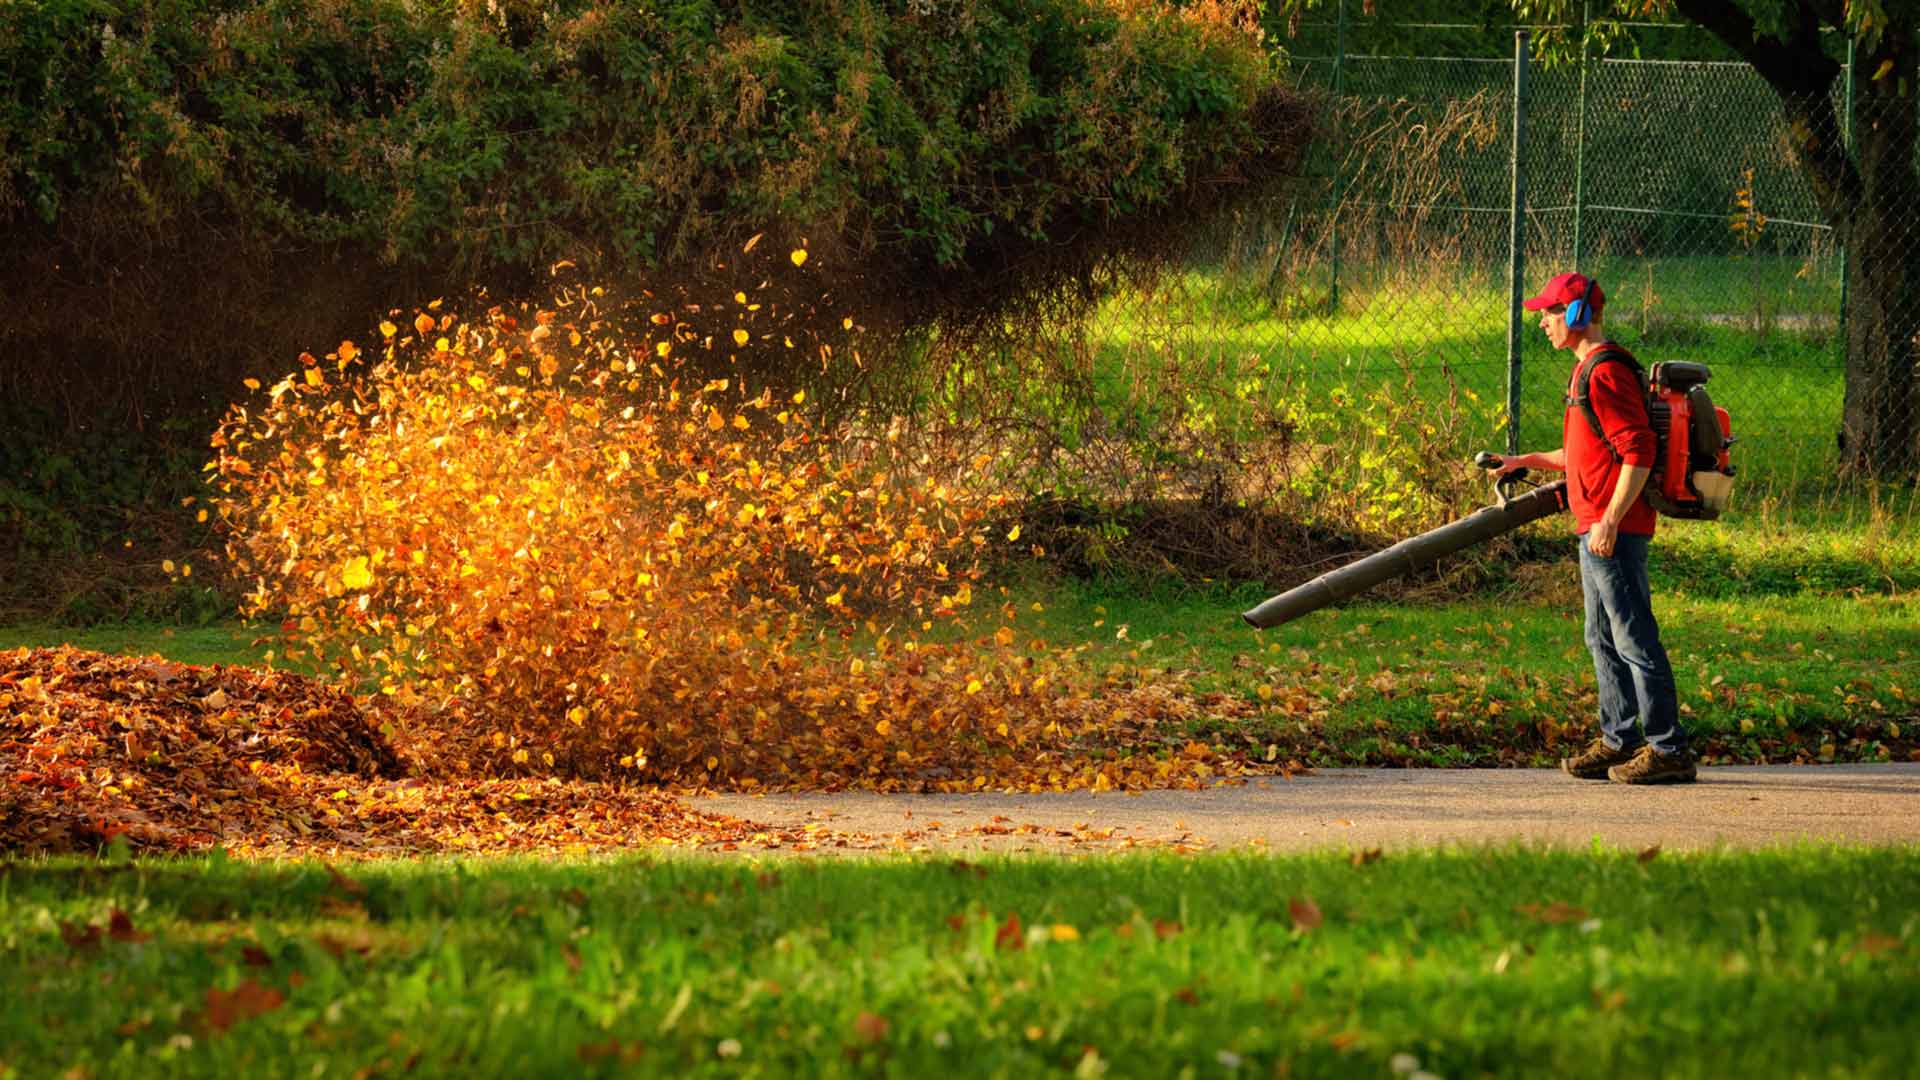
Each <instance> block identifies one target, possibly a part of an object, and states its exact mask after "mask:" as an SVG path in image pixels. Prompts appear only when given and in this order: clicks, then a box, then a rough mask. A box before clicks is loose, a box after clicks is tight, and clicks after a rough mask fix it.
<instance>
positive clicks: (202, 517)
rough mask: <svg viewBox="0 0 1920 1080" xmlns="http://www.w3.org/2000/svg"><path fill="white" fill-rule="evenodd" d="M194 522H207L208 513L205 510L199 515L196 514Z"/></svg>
mask: <svg viewBox="0 0 1920 1080" xmlns="http://www.w3.org/2000/svg"><path fill="white" fill-rule="evenodd" d="M193 520H195V521H205V520H207V512H206V511H205V510H202V511H200V512H199V513H198V514H195V515H194V516H193Z"/></svg>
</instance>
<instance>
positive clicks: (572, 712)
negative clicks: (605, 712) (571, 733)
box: [567, 705, 587, 727]
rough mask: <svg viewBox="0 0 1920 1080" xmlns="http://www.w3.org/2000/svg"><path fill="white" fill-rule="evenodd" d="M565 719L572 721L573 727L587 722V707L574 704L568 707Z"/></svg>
mask: <svg viewBox="0 0 1920 1080" xmlns="http://www.w3.org/2000/svg"><path fill="white" fill-rule="evenodd" d="M567 719H569V720H571V721H573V725H574V726H575V727H579V726H580V725H582V724H585V723H586V722H587V707H586V706H585V705H575V706H574V707H573V708H571V709H568V710H567Z"/></svg>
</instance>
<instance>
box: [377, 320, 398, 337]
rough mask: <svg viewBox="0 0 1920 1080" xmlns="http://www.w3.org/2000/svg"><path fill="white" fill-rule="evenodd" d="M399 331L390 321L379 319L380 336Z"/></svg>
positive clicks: (390, 335) (391, 334)
mask: <svg viewBox="0 0 1920 1080" xmlns="http://www.w3.org/2000/svg"><path fill="white" fill-rule="evenodd" d="M399 332H400V328H399V327H397V326H395V325H393V324H392V323H390V322H388V321H387V320H385V319H381V320H380V336H381V337H392V336H393V335H395V334H397V333H399Z"/></svg>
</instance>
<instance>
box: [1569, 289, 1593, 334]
mask: <svg viewBox="0 0 1920 1080" xmlns="http://www.w3.org/2000/svg"><path fill="white" fill-rule="evenodd" d="M1599 286H1600V282H1599V279H1597V278H1588V279H1587V288H1586V291H1584V292H1582V293H1581V294H1580V299H1578V300H1573V301H1569V302H1568V304H1567V329H1569V330H1585V329H1586V328H1587V324H1588V323H1590V322H1592V321H1593V303H1592V301H1591V299H1590V298H1591V297H1592V296H1593V290H1594V289H1596V288H1599Z"/></svg>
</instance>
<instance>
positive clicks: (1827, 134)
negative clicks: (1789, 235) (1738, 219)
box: [1673, 0, 1920, 479]
mask: <svg viewBox="0 0 1920 1080" xmlns="http://www.w3.org/2000/svg"><path fill="white" fill-rule="evenodd" d="M1673 3H1674V8H1675V10H1677V11H1679V12H1680V14H1682V15H1684V16H1685V17H1687V18H1688V19H1691V20H1693V21H1694V22H1697V23H1699V24H1700V25H1701V26H1703V27H1705V28H1706V29H1707V30H1708V31H1710V32H1711V33H1712V34H1713V35H1714V36H1715V37H1717V38H1719V39H1720V40H1721V41H1722V42H1723V43H1725V44H1726V45H1727V47H1728V48H1730V49H1732V50H1734V51H1735V52H1737V53H1739V54H1740V56H1741V57H1743V58H1744V59H1745V60H1746V61H1747V62H1748V63H1749V64H1752V65H1753V69H1754V70H1755V71H1756V72H1758V73H1759V74H1760V77H1761V78H1763V79H1765V80H1766V81H1767V84H1768V85H1769V86H1771V87H1772V88H1773V90H1774V92H1775V93H1776V94H1778V95H1779V96H1780V102H1781V104H1782V105H1783V106H1784V107H1785V109H1786V114H1787V130H1788V141H1789V142H1790V143H1791V144H1792V147H1793V152H1794V154H1795V156H1796V157H1797V159H1798V160H1799V163H1800V168H1801V171H1802V172H1803V173H1804V174H1805V175H1806V177H1807V179H1808V181H1809V182H1810V183H1811V184H1812V187H1813V194H1814V198H1815V200H1816V201H1817V202H1818V203H1819V204H1820V210H1821V212H1822V213H1823V214H1824V215H1825V216H1826V218H1827V223H1828V224H1830V225H1832V226H1833V230H1834V234H1835V237H1836V238H1837V239H1838V240H1839V241H1840V242H1841V243H1842V244H1844V245H1846V249H1847V263H1848V266H1847V274H1848V279H1847V281H1848V293H1847V343H1846V344H1847V362H1846V404H1845V406H1844V407H1843V409H1842V410H1841V417H1840V438H1839V441H1840V458H1841V467H1842V468H1843V469H1844V470H1846V471H1848V472H1854V473H1862V474H1866V475H1871V476H1877V477H1882V478H1885V479H1905V478H1910V477H1912V476H1913V475H1914V472H1915V470H1916V469H1920V393H1916V389H1915V382H1916V379H1917V378H1920V376H1916V373H1915V370H1914V364H1915V361H1916V357H1917V356H1920V351H1917V346H1916V342H1915V336H1916V335H1920V173H1916V163H1915V157H1914V153H1915V149H1916V146H1917V145H1920V115H1916V112H1915V97H1914V89H1915V85H1914V84H1915V81H1916V79H1920V63H1917V61H1920V44H1916V41H1915V34H1916V31H1920V15H1916V13H1915V12H1914V11H1912V10H1911V9H1910V8H1905V7H1896V6H1895V5H1894V4H1893V3H1891V2H1889V3H1888V4H1887V5H1886V7H1887V8H1888V10H1889V12H1891V13H1892V21H1891V24H1890V25H1887V26H1882V27H1879V28H1878V29H1877V33H1875V34H1874V35H1873V36H1872V37H1871V39H1869V38H1867V37H1866V36H1864V30H1865V28H1864V27H1862V28H1861V30H1862V31H1863V36H1862V37H1861V39H1860V40H1861V42H1862V47H1860V48H1858V49H1857V50H1856V51H1855V55H1854V64H1855V77H1854V88H1855V93H1856V100H1855V102H1854V123H1853V138H1852V146H1851V147H1849V146H1848V144H1847V140H1846V139H1845V138H1844V137H1843V135H1842V130H1841V125H1840V117H1839V116H1838V114H1837V113H1836V112H1835V110H1834V106H1833V96H1832V89H1833V83H1834V79H1835V77H1836V76H1837V75H1838V74H1839V72H1840V66H1839V65H1838V64H1837V63H1835V62H1834V60H1833V59H1832V58H1831V57H1829V56H1827V55H1826V52H1825V50H1824V48H1823V47H1822V45H1821V42H1820V27H1821V25H1822V24H1823V23H1826V24H1832V25H1839V24H1843V23H1845V21H1846V19H1845V14H1844V12H1845V8H1844V7H1843V6H1842V5H1841V4H1839V3H1836V2H1834V0H1785V2H1784V3H1783V4H1782V5H1781V9H1780V11H1779V13H1778V15H1777V17H1776V18H1775V19H1774V20H1772V21H1771V22H1770V24H1769V26H1768V28H1767V29H1766V30H1765V31H1763V30H1762V28H1761V27H1760V26H1759V25H1758V24H1756V23H1755V21H1754V19H1753V16H1752V15H1750V14H1749V13H1748V12H1747V11H1746V10H1744V8H1743V6H1742V5H1741V4H1740V3H1738V2H1737V0H1673Z"/></svg>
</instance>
